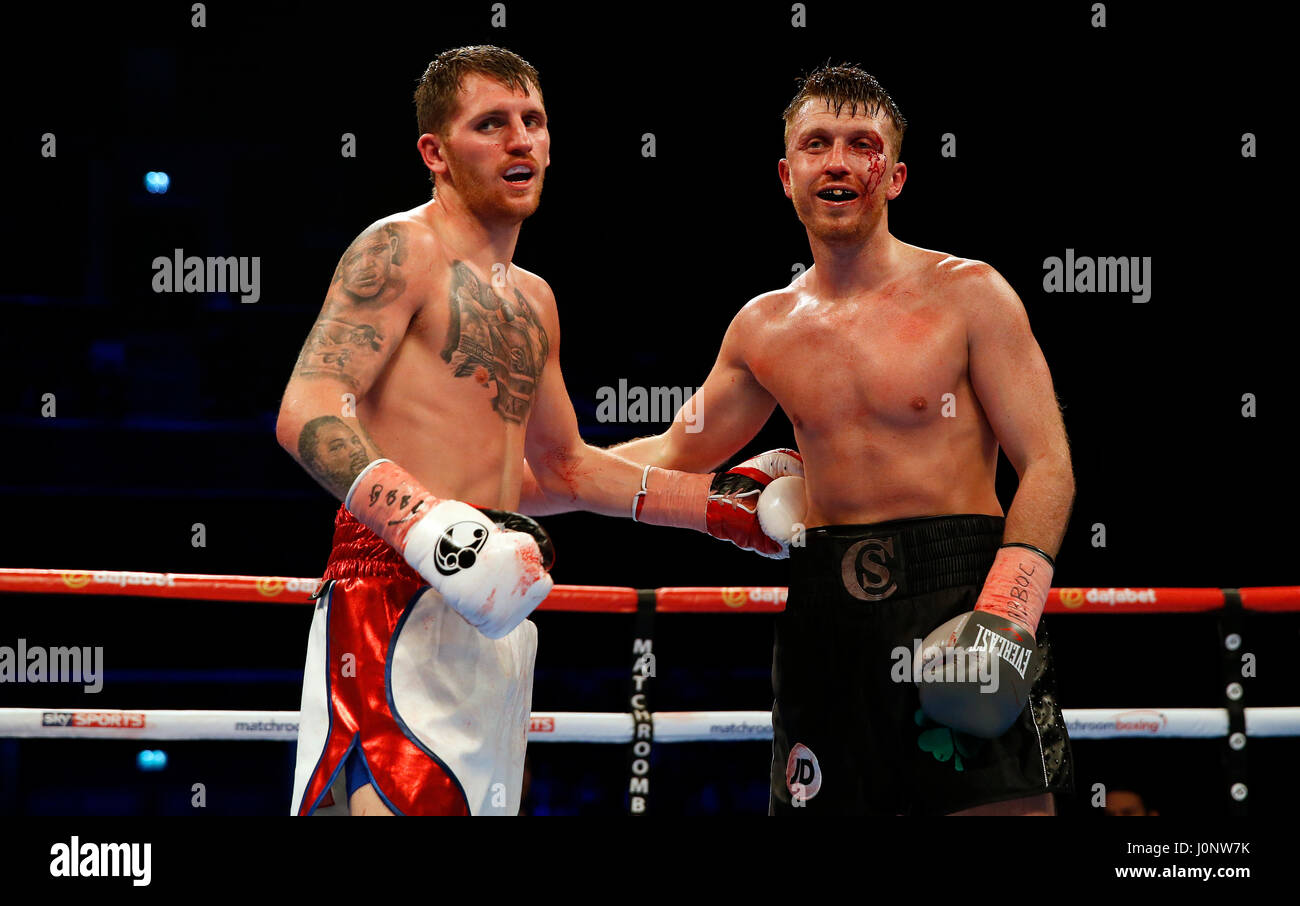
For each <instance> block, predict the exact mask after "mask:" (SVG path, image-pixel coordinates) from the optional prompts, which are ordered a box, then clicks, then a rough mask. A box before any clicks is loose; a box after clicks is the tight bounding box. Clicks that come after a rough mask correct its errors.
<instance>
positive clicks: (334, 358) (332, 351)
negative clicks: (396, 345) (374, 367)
mask: <svg viewBox="0 0 1300 906" xmlns="http://www.w3.org/2000/svg"><path fill="white" fill-rule="evenodd" d="M383 342H384V335H383V334H381V333H380V332H379V331H378V330H376V329H375V328H374V327H373V326H372V325H370V324H353V323H350V322H348V321H344V320H342V319H341V318H328V317H326V316H325V315H321V317H320V318H319V319H317V321H316V323H315V324H314V325H312V329H311V333H310V334H309V335H308V336H307V342H306V343H304V344H303V347H302V352H301V353H299V355H298V375H299V376H300V377H334V378H338V379H339V380H341V381H343V382H344V383H345V384H347V385H348V386H349V387H351V388H352V389H353V390H356V389H357V380H356V377H355V376H354V375H353V374H352V373H351V372H350V371H349V366H352V365H353V359H354V358H356V359H360V360H363V361H364V359H365V358H367V357H369V356H371V355H374V354H375V353H378V352H379V351H380V350H382V349H383ZM353 370H355V366H353Z"/></svg>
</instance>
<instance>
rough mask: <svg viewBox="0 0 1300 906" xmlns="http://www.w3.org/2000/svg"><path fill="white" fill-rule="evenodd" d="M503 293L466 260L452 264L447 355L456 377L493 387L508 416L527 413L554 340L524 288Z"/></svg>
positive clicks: (497, 406) (495, 403)
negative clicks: (478, 275) (525, 294)
mask: <svg viewBox="0 0 1300 906" xmlns="http://www.w3.org/2000/svg"><path fill="white" fill-rule="evenodd" d="M512 291H513V296H514V298H513V299H510V298H505V297H503V296H499V295H497V293H496V290H494V289H493V288H492V287H491V286H490V285H489V284H487V283H485V282H483V281H482V280H480V279H479V278H478V277H477V276H476V275H475V274H474V272H473V271H471V270H470V269H469V268H468V267H467V266H466V265H465V264H464V263H463V262H461V261H457V262H455V263H453V265H452V275H451V299H450V302H451V304H450V306H449V308H450V311H451V323H450V326H449V328H448V330H447V344H446V346H444V347H443V350H442V358H443V361H445V362H447V363H448V364H450V365H451V367H452V373H453V374H454V375H455V376H456V377H473V378H474V379H475V380H476V381H477V382H478V383H479V384H481V385H483V386H486V387H490V389H492V390H493V391H494V394H493V397H492V408H493V409H494V410H495V411H496V412H497V414H499V415H500V416H501V418H502V419H504V420H505V421H507V422H514V423H516V424H519V423H522V422H523V421H524V419H525V418H527V416H528V407H529V406H530V405H531V404H532V401H533V393H534V391H535V390H536V389H537V381H538V379H539V378H540V377H541V374H542V368H543V367H544V366H545V364H546V358H547V354H548V352H549V350H550V344H549V342H548V341H547V339H546V331H545V330H544V329H543V328H542V325H541V323H540V322H539V321H538V320H537V315H536V313H535V312H534V311H533V309H532V307H531V306H530V305H529V304H528V300H527V299H525V298H524V295H523V293H521V292H520V291H519V290H518V289H513V288H512Z"/></svg>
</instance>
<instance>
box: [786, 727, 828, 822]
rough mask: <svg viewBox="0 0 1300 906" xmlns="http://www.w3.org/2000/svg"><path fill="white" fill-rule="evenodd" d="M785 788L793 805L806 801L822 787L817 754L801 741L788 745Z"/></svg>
mask: <svg viewBox="0 0 1300 906" xmlns="http://www.w3.org/2000/svg"><path fill="white" fill-rule="evenodd" d="M785 788H786V789H787V790H789V791H790V798H791V799H792V800H794V802H793V803H792V804H793V805H795V806H798V805H802V804H803V803H804V802H807V801H808V800H809V799H811V798H812V797H814V796H816V795H817V791H818V790H820V789H821V788H822V769H821V766H820V765H818V764H817V756H816V755H814V754H813V750H812V749H810V748H808V747H807V746H806V745H804V744H803V743H801V742H798V743H795V744H794V745H793V746H791V747H790V757H789V758H788V759H786V762H785Z"/></svg>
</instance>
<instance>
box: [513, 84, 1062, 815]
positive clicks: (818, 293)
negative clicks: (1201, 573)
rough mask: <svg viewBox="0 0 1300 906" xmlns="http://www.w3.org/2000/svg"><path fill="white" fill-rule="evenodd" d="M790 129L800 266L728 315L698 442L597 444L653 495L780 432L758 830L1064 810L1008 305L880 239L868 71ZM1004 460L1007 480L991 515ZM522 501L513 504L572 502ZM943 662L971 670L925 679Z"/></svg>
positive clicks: (879, 177) (1038, 529) (1022, 321)
mask: <svg viewBox="0 0 1300 906" xmlns="http://www.w3.org/2000/svg"><path fill="white" fill-rule="evenodd" d="M785 124H786V130H785V154H786V156H785V158H784V159H782V160H781V161H780V162H779V164H778V175H779V176H780V179H781V183H782V187H783V190H784V192H785V194H786V197H788V198H789V199H791V201H792V202H793V204H794V209H795V212H796V214H797V215H798V217H799V219H800V221H801V222H802V223H803V225H804V227H805V229H806V231H807V234H808V240H809V244H810V245H811V248H812V255H813V260H814V265H813V267H811V268H809V269H808V270H807V271H805V272H803V273H802V274H800V275H799V276H798V277H796V278H795V280H794V281H793V282H792V283H791V284H790V285H789V286H788V287H786V288H784V289H780V290H776V291H774V292H770V293H766V294H764V295H761V296H758V297H757V298H755V299H753V300H751V301H750V302H749V303H748V304H747V305H746V306H745V307H744V308H743V309H742V310H741V311H740V312H739V313H738V314H737V315H736V317H735V318H734V319H733V321H732V323H731V326H730V327H729V328H728V330H727V333H726V335H725V336H724V338H723V340H722V346H721V350H720V352H719V354H718V359H717V362H716V363H715V364H714V367H713V369H712V371H711V372H710V373H709V376H708V378H707V379H706V380H705V382H704V384H703V386H702V387H701V388H700V390H699V391H698V392H697V393H696V394H695V396H694V398H693V399H692V400H690V401H688V403H687V406H688V407H690V409H689V411H690V412H693V413H696V412H697V413H700V414H701V415H702V416H703V417H702V418H701V419H699V420H698V423H697V424H694V425H693V429H692V430H688V429H687V428H686V424H687V422H686V421H685V420H678V421H674V423H673V424H672V426H670V428H669V429H668V430H667V431H666V432H665V433H664V434H661V435H658V436H655V437H648V438H643V439H641V440H637V441H632V442H631V443H628V444H624V445H620V446H618V447H615V448H613V449H614V451H615V452H617V453H619V454H620V455H621V456H624V457H627V458H629V459H632V460H634V461H636V462H640V463H644V464H646V465H647V467H648V479H649V483H650V484H651V485H652V486H653V485H654V483H655V480H656V474H657V471H658V469H660V468H664V469H668V468H671V469H682V470H687V471H701V472H702V471H705V470H708V469H711V468H714V467H715V466H716V465H717V464H718V463H720V462H724V461H725V460H727V459H729V458H730V457H732V456H734V455H735V454H736V453H737V452H739V450H740V449H741V448H742V447H743V446H744V445H745V444H747V443H748V442H749V441H750V440H752V439H753V437H754V436H755V435H756V434H757V433H758V431H759V429H760V428H761V427H762V426H763V424H764V423H765V422H766V421H767V419H768V417H769V416H770V415H771V414H772V412H773V411H774V410H775V408H776V407H777V406H778V405H779V406H780V407H781V409H782V410H783V411H784V412H785V414H786V415H787V416H788V417H789V419H790V422H791V424H792V425H793V427H794V434H795V438H796V441H797V443H798V453H795V452H794V451H773V452H770V453H766V454H763V455H762V456H760V457H757V458H756V459H755V460H752V461H751V462H750V463H747V464H745V465H746V466H748V467H749V468H748V469H744V471H745V472H746V474H747V475H748V480H749V481H751V482H752V485H753V487H752V489H751V490H753V491H754V492H755V493H751V494H750V495H749V496H747V497H745V498H743V499H744V500H745V501H746V504H745V505H746V506H748V507H749V508H750V509H751V510H752V511H753V512H752V516H753V518H754V519H755V520H758V519H759V517H760V514H762V513H766V514H768V515H767V516H764V517H763V518H764V522H763V524H764V525H765V526H769V527H771V526H773V525H776V524H777V523H779V522H780V521H781V519H777V521H776V523H773V522H772V521H771V518H775V517H772V516H771V514H776V515H778V516H780V517H781V518H782V519H784V522H785V525H784V528H783V529H781V528H770V532H769V533H770V536H771V537H770V539H769V541H768V543H766V544H765V543H763V542H762V541H757V542H755V543H752V544H750V545H749V546H751V547H753V548H754V549H756V550H759V551H760V552H762V553H765V554H767V555H769V556H770V555H776V556H781V555H783V554H784V553H785V551H786V550H788V551H789V555H790V559H791V579H790V593H789V600H788V603H787V606H786V610H785V612H784V613H783V614H782V615H780V616H779V617H778V618H777V627H776V645H775V654H774V661H773V671H772V676H773V684H774V691H775V696H776V701H775V705H774V707H773V711H772V720H773V726H774V732H775V736H774V742H773V758H772V764H771V788H772V795H771V801H770V811H771V812H772V813H774V814H800V813H804V814H815V813H828V814H954V813H961V814H1054V810H1055V801H1054V798H1053V794H1054V793H1056V792H1059V791H1063V790H1068V789H1071V788H1072V776H1071V764H1072V762H1071V757H1070V747H1069V740H1068V738H1067V735H1066V732H1065V727H1064V724H1063V722H1062V719H1061V712H1060V708H1059V707H1058V705H1057V703H1056V700H1055V692H1054V677H1053V673H1054V670H1053V666H1052V663H1051V656H1050V651H1049V650H1048V648H1047V638H1046V633H1045V632H1044V630H1043V628H1042V627H1041V626H1040V625H1039V619H1040V617H1041V614H1042V610H1043V605H1044V603H1045V601H1046V596H1047V589H1048V588H1049V586H1050V581H1051V575H1052V572H1053V569H1054V567H1055V564H1054V561H1053V559H1052V558H1053V557H1054V555H1055V552H1056V551H1057V550H1058V549H1059V547H1060V543H1061V538H1062V536H1063V535H1064V532H1065V526H1066V522H1067V521H1068V518H1069V513H1070V507H1071V505H1072V502H1073V499H1074V478H1073V471H1072V468H1071V465H1070V452H1069V444H1068V442H1067V439H1066V435H1065V428H1064V424H1063V422H1062V419H1061V414H1060V409H1059V407H1058V405H1057V402H1056V397H1055V394H1054V392H1053V389H1052V380H1051V375H1050V373H1049V371H1048V368H1047V364H1046V362H1045V361H1044V359H1043V354H1042V352H1041V350H1040V349H1039V347H1038V344H1037V342H1036V341H1035V340H1034V336H1033V333H1032V332H1031V330H1030V328H1029V321H1028V318H1027V317H1026V314H1025V309H1024V305H1023V304H1022V303H1021V301H1020V299H1019V297H1018V296H1017V295H1016V293H1015V292H1014V290H1012V288H1011V287H1010V286H1009V285H1008V284H1007V282H1006V281H1005V280H1004V279H1002V277H1001V276H1000V275H999V274H998V273H997V271H995V270H994V269H993V268H992V267H990V266H989V265H987V264H984V263H983V262H979V261H972V260H967V259H963V258H957V257H954V256H951V255H947V254H944V253H942V252H935V251H930V250H927V249H922V248H917V247H916V246H912V245H908V244H906V243H904V242H901V241H899V240H898V239H896V238H894V236H893V235H891V234H890V232H889V223H888V206H889V202H891V201H893V200H895V199H897V198H898V196H899V194H900V193H901V192H902V189H903V184H904V182H905V181H906V178H907V167H906V165H905V164H904V163H902V162H901V160H900V153H901V150H902V141H903V133H904V131H905V129H906V121H905V120H904V119H903V116H902V114H901V113H900V112H899V110H898V107H897V105H895V103H894V101H893V100H892V99H891V98H890V97H889V95H888V94H887V93H886V92H885V91H884V90H883V89H882V88H881V86H880V85H879V83H878V82H877V81H876V80H875V79H874V78H873V77H872V76H870V75H869V74H867V73H866V72H864V71H862V70H861V69H858V68H856V67H853V66H835V67H826V68H823V69H821V70H818V71H817V72H815V73H813V74H812V75H810V76H809V77H808V78H807V79H806V80H805V81H804V83H803V85H802V86H801V88H800V89H799V91H798V93H797V94H796V95H795V97H794V99H793V100H792V101H791V103H790V105H789V106H788V107H787V109H786V112H785ZM999 446H1001V448H1002V449H1003V450H1004V451H1005V452H1006V455H1007V458H1008V459H1009V460H1010V462H1011V464H1012V466H1013V467H1014V468H1015V470H1016V472H1017V474H1018V476H1019V479H1020V484H1019V487H1018V489H1017V491H1016V494H1015V499H1014V500H1013V501H1012V504H1011V507H1010V508H1009V510H1007V511H1006V513H1005V514H1004V512H1003V509H1002V506H1001V504H1000V503H999V501H998V498H997V495H996V493H995V487H994V478H995V473H996V466H997V457H998V449H999ZM733 471H734V470H733ZM798 476H802V479H803V483H802V485H801V486H799V485H795V486H796V487H798V490H797V491H796V492H795V493H794V497H797V505H794V504H792V503H791V502H790V501H791V499H793V498H792V496H791V492H790V490H789V488H790V487H791V486H792V485H791V484H790V482H798V481H799V479H798ZM778 477H783V478H786V486H785V489H784V490H782V491H780V492H779V493H778V490H777V489H778V487H779V485H777V484H773V483H772V482H774V480H775V479H776V478H778ZM769 485H770V486H769ZM525 488H526V494H525V501H524V504H523V506H522V508H523V509H524V511H525V512H530V513H541V512H556V511H559V510H560V509H563V508H565V507H567V506H569V505H571V504H573V503H575V502H576V503H577V504H578V505H579V506H584V505H585V502H584V501H582V500H580V499H579V500H575V499H574V498H573V497H572V496H569V497H561V498H557V497H556V496H555V495H552V494H549V492H548V493H547V495H546V497H545V499H541V498H539V497H538V496H537V495H535V494H530V493H527V489H528V488H529V483H528V482H527V480H526V481H525ZM541 490H542V491H547V489H546V488H545V487H543V488H541ZM760 491H761V495H759V496H758V504H757V506H755V505H754V504H753V500H754V497H755V496H756V494H757V492H760ZM772 498H775V502H774V503H772V505H771V506H770V507H769V506H768V502H769V501H770V500H771V499H772ZM769 517H770V518H769ZM792 523H794V524H793V526H792ZM804 527H807V528H806V531H803V528H804ZM900 651H903V652H908V653H909V654H910V653H912V652H914V651H915V652H917V653H918V654H919V655H920V660H921V661H924V662H925V665H926V670H925V671H919V672H918V671H914V670H912V669H899V660H900V659H899V657H898V654H899V652H900ZM945 652H946V653H945ZM934 657H939V658H940V659H941V661H939V662H936V661H934V660H933V658H934ZM944 658H946V659H948V660H952V661H955V662H956V663H962V662H969V663H970V664H971V665H972V672H971V673H969V674H966V676H967V677H968V678H967V679H966V680H962V676H963V674H961V673H953V674H951V675H950V676H951V677H955V678H956V679H955V680H953V679H949V680H944V681H938V682H932V683H931V682H926V681H925V678H926V677H928V676H930V675H931V674H930V673H929V667H930V666H931V665H932V664H934V663H940V666H942V662H943V661H942V659H944ZM967 658H968V661H964V660H963V659H967ZM976 664H978V665H979V670H978V671H974V666H975V665H976ZM916 666H917V667H918V668H919V667H920V662H919V661H918V662H917V664H916ZM986 668H988V670H989V678H985V674H984V671H985V669H986ZM976 673H978V675H979V677H980V682H979V683H978V684H975V683H972V682H971V681H969V676H974V675H976ZM934 676H937V677H940V678H943V677H945V676H949V675H948V674H945V673H943V671H942V670H940V671H938V672H936V673H935V674H934ZM918 678H919V680H920V681H918ZM986 689H987V690H988V692H990V693H995V694H985V692H984V690H986Z"/></svg>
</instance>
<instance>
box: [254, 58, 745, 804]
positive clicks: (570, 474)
mask: <svg viewBox="0 0 1300 906" xmlns="http://www.w3.org/2000/svg"><path fill="white" fill-rule="evenodd" d="M415 102H416V112H417V118H418V120H419V126H420V131H421V133H422V134H421V136H420V139H419V141H418V143H417V147H418V149H419V151H420V155H421V158H422V160H423V162H424V165H425V167H426V168H427V169H428V171H429V173H430V175H431V178H432V180H433V182H434V197H433V199H432V200H431V201H429V202H427V203H425V204H422V205H420V206H419V207H416V208H414V209H412V210H410V211H406V212H404V213H400V214H395V215H392V216H390V217H386V218H384V219H383V220H380V221H378V222H376V223H375V224H374V225H373V226H372V227H370V228H369V229H368V230H366V231H365V232H364V233H362V234H361V236H359V237H358V238H357V239H356V241H354V242H353V244H352V246H351V247H350V248H349V249H348V250H347V252H346V253H344V255H343V259H342V260H341V261H340V262H339V265H338V268H337V269H336V270H335V273H334V279H333V281H332V282H331V284H330V288H329V292H328V294H327V296H326V299H325V304H324V306H323V308H322V310H321V313H320V316H319V317H318V318H317V321H316V324H315V326H314V327H313V328H312V331H311V333H310V335H309V336H308V339H307V342H306V344H304V346H303V348H302V352H301V354H300V355H299V357H298V362H297V365H296V367H295V370H294V373H293V376H292V378H291V379H290V381H289V385H288V388H287V389H286V390H285V395H284V401H283V402H282V404H281V407H280V416H279V419H278V421H277V423H276V436H277V439H278V440H279V441H280V444H281V445H282V446H283V447H284V448H285V449H286V450H287V451H288V452H289V453H290V454H292V455H293V456H294V458H295V459H297V460H298V462H299V463H300V464H301V465H302V466H303V468H304V469H306V470H307V472H308V473H309V474H310V475H311V476H312V477H313V478H315V479H316V480H317V481H318V482H319V483H320V484H321V485H322V486H324V487H325V488H326V489H327V490H328V491H329V492H330V493H331V494H333V495H334V496H335V497H336V498H337V499H339V500H341V501H343V504H344V509H343V511H342V512H340V514H339V517H338V522H337V526H336V534H335V548H334V552H333V555H332V556H331V558H330V564H329V569H328V571H327V573H326V578H327V580H329V581H328V583H327V584H326V586H325V590H324V591H323V593H322V594H321V596H320V598H319V600H318V603H317V610H316V615H315V619H314V621H313V624H312V630H311V636H310V642H309V646H308V658H307V669H306V673H305V675H304V679H303V698H302V711H303V715H302V719H301V727H300V732H299V746H298V770H297V776H296V779H295V782H294V792H293V804H292V806H291V809H292V812H293V813H294V814H311V813H312V812H313V811H314V810H315V809H317V808H318V807H319V806H320V805H321V804H323V803H325V802H326V801H328V798H329V797H328V795H327V793H328V791H329V787H330V785H331V784H332V783H333V781H334V779H335V778H336V777H337V775H338V773H339V771H340V770H342V771H345V772H346V774H347V775H348V793H349V797H348V799H349V801H348V807H349V810H350V812H351V813H352V814H381V815H383V814H462V815H463V814H475V815H477V814H515V813H517V811H518V808H519V800H520V795H521V786H522V759H523V752H524V745H525V741H526V733H527V726H528V715H529V710H530V707H531V698H532V665H533V656H534V652H535V649H536V644H537V636H536V629H535V628H534V626H533V625H532V624H531V623H530V622H528V621H527V617H528V615H529V614H530V613H531V612H532V611H533V609H534V608H536V607H537V605H538V604H539V603H541V601H542V599H543V598H545V597H546V594H547V593H548V592H549V590H550V588H551V578H550V576H549V575H548V569H549V557H548V556H547V553H546V547H547V544H546V539H545V533H544V532H542V531H541V530H540V528H539V527H537V526H536V524H535V523H532V522H531V520H525V519H524V518H523V517H519V516H517V515H515V514H510V513H508V512H506V513H499V512H496V511H489V510H482V511H480V510H478V509H475V508H474V507H472V506H469V505H468V503H466V502H462V501H467V502H470V503H474V504H475V505H482V506H486V507H494V508H499V510H502V511H509V510H514V509H517V508H518V504H519V499H520V491H521V487H522V484H523V480H524V474H525V465H524V456H525V454H527V456H528V458H529V459H530V460H532V462H533V464H534V472H535V477H536V482H537V483H538V485H540V486H541V487H542V489H543V490H544V491H545V493H547V494H548V495H556V496H562V497H574V496H581V498H582V499H583V500H584V505H586V506H587V507H588V508H589V509H592V510H594V511H596V512H599V513H604V514H607V515H616V516H625V517H626V516H628V515H631V507H630V502H631V501H632V500H633V498H636V499H637V500H639V501H640V504H639V505H640V506H644V507H645V508H646V510H647V517H648V518H650V519H652V520H656V519H657V520H660V521H665V520H666V521H669V523H670V524H682V525H689V526H691V527H693V528H697V529H699V530H701V531H708V532H710V533H712V534H715V535H719V536H720V537H731V536H730V535H729V534H728V525H729V522H730V520H729V518H728V514H729V513H730V512H732V511H733V510H734V507H732V506H731V503H732V501H733V498H735V495H736V489H735V488H733V487H732V486H731V485H730V484H727V485H726V486H725V487H722V486H720V487H719V488H716V489H713V488H710V487H708V486H707V484H708V482H707V480H705V481H703V482H702V481H701V476H696V475H681V474H677V473H670V472H663V473H661V474H660V473H657V474H656V475H655V476H654V478H653V480H652V481H651V482H650V484H649V485H647V484H646V481H645V480H646V478H647V476H646V475H645V474H643V473H644V470H643V469H642V468H640V467H639V466H637V465H635V464H633V463H632V462H629V461H628V460H626V459H623V458H621V457H619V456H616V455H614V454H612V453H610V452H608V451H605V450H600V449H598V448H594V447H590V446H588V445H587V444H585V443H584V442H583V440H582V438H581V436H579V434H578V423H577V418H576V416H575V415H574V412H573V404H572V402H571V401H570V399H569V396H568V393H567V391H566V390H565V387H564V377H563V375H562V373H561V371H560V363H559V343H560V326H559V314H558V311H557V306H556V302H555V296H554V294H553V293H552V292H551V288H550V287H549V286H548V285H547V284H546V281H544V280H542V279H541V278H540V277H538V276H537V275H535V274H531V273H529V272H528V271H525V270H523V269H521V268H518V267H516V266H515V265H514V264H512V263H511V259H512V257H513V255H514V250H515V243H516V241H517V240H518V238H519V229H520V225H521V224H522V222H523V220H524V219H526V218H527V217H529V216H530V215H531V214H532V213H533V212H534V211H535V210H536V209H537V206H538V203H539V201H540V197H541V188H542V181H543V178H544V175H545V172H546V168H547V166H548V165H549V164H550V133H549V132H548V130H547V122H546V109H545V106H544V105H543V103H542V95H541V90H540V87H539V82H538V75H537V71H536V70H535V69H534V68H533V67H532V66H531V65H529V64H528V63H527V62H526V61H524V60H522V59H520V58H519V57H518V56H516V55H515V54H513V53H511V52H510V51H508V50H503V49H501V48H498V47H486V46H484V47H463V48H457V49H455V50H449V51H446V52H444V53H442V54H440V55H439V56H438V57H437V58H436V59H435V60H434V61H433V62H432V63H430V64H429V68H428V70H427V71H426V72H425V74H424V77H423V78H422V79H421V82H420V86H419V88H417V90H416V95H415ZM705 478H707V477H705ZM724 484H726V483H725V482H724Z"/></svg>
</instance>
